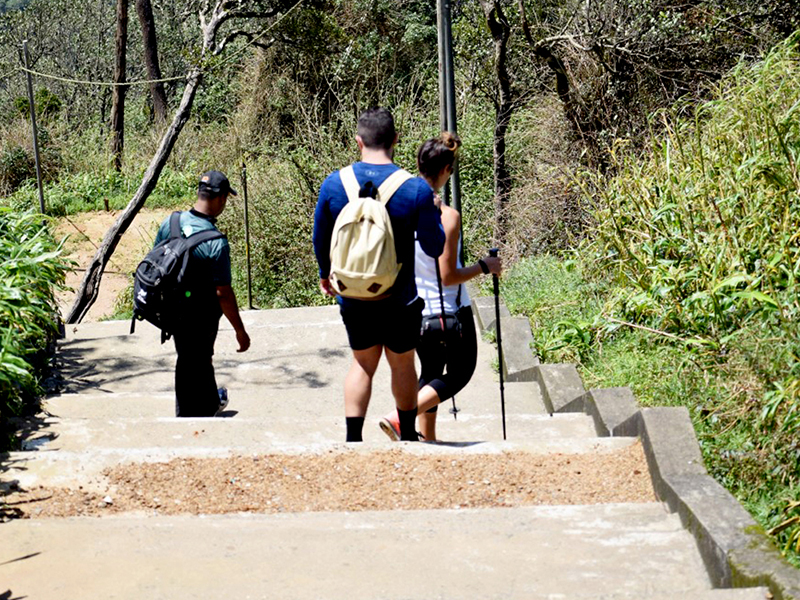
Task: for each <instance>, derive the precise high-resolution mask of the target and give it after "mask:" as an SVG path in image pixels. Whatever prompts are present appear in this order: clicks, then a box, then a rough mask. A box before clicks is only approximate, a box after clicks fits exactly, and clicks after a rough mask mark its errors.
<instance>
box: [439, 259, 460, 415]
mask: <svg viewBox="0 0 800 600" xmlns="http://www.w3.org/2000/svg"><path fill="white" fill-rule="evenodd" d="M433 264H434V265H435V266H436V282H437V283H438V284H439V310H440V312H441V314H440V315H439V324H440V327H441V328H442V340H444V356H445V364H446V365H447V370H448V372H449V371H450V364H449V362H448V361H449V356H448V354H447V319H446V318H445V316H444V293H443V291H442V274H441V272H440V271H439V259H438V258H434V259H433ZM451 400H452V401H453V406H452V408H450V414H451V415H453V419H454V420H456V421H458V413H459V412H461V409H460V408H458V407H457V406H456V395H455V394H453V396H452V398H451Z"/></svg>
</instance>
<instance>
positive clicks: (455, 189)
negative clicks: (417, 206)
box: [440, 0, 461, 213]
mask: <svg viewBox="0 0 800 600" xmlns="http://www.w3.org/2000/svg"><path fill="white" fill-rule="evenodd" d="M440 1H441V3H442V5H443V7H442V15H443V19H442V20H443V23H444V27H443V33H444V36H443V37H444V61H445V69H444V72H445V98H446V102H445V105H446V107H447V131H451V132H453V133H458V124H457V119H456V83H455V67H454V65H453V19H452V15H451V12H450V0H440ZM450 187H451V191H452V195H453V208H455V209H456V210H457V211H458V212H459V213H461V177H460V175H459V171H458V161H456V163H455V164H454V165H453V175H452V177H450Z"/></svg>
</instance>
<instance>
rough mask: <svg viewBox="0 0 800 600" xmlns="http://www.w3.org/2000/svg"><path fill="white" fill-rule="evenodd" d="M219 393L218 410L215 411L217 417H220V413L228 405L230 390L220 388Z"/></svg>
mask: <svg viewBox="0 0 800 600" xmlns="http://www.w3.org/2000/svg"><path fill="white" fill-rule="evenodd" d="M217 394H218V395H219V406H218V407H217V412H216V413H214V416H215V417H218V416H219V415H220V413H222V411H223V410H225V409H226V408H227V407H228V390H227V389H226V388H219V389H218V390H217Z"/></svg>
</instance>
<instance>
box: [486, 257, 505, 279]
mask: <svg viewBox="0 0 800 600" xmlns="http://www.w3.org/2000/svg"><path fill="white" fill-rule="evenodd" d="M483 262H485V263H486V266H487V267H489V273H491V274H492V275H498V276H499V275H500V274H501V273H502V272H503V260H502V259H501V258H500V257H499V256H484V257H483Z"/></svg>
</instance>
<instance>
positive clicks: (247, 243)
mask: <svg viewBox="0 0 800 600" xmlns="http://www.w3.org/2000/svg"><path fill="white" fill-rule="evenodd" d="M242 196H243V198H244V253H245V257H246V259H247V307H248V308H249V309H250V310H252V309H253V279H252V274H251V271H250V212H249V206H248V202H247V165H246V164H245V163H244V161H243V162H242Z"/></svg>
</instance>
